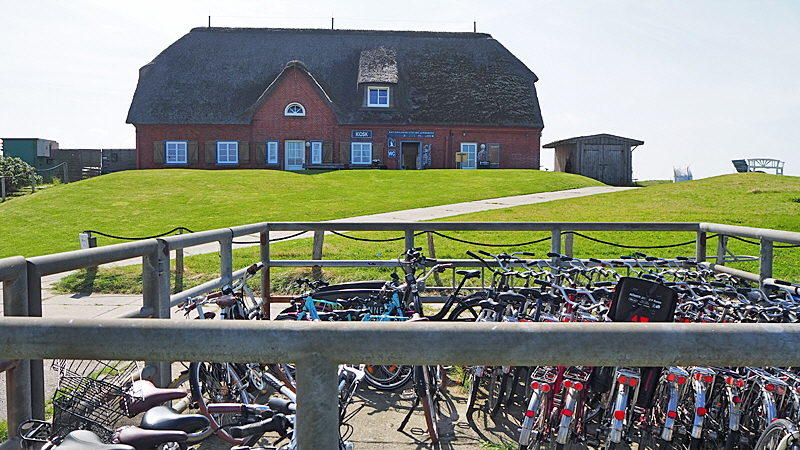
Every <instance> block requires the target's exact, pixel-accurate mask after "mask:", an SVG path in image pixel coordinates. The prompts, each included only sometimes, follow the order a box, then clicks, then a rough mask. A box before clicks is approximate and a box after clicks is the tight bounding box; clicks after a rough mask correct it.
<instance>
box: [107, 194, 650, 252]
mask: <svg viewBox="0 0 800 450" xmlns="http://www.w3.org/2000/svg"><path fill="white" fill-rule="evenodd" d="M628 189H636V188H632V187H613V186H592V187H585V188H578V189H568V190H564V191H554V192H541V193H538V194H525V195H514V196H511V197H501V198H491V199H486V200H475V201H472V202H463V203H453V204H449V205H440V206H430V207H427V208H415V209H407V210H402V211H392V212H387V213H379V214H370V215H366V216H356V217H347V218H344V219H335V220H330V221H327V222H372V223H377V222H421V221H426V220H435V219H443V218H445V217H453V216H459V215H462V214H469V213H474V212H481V211H490V210H494V209H503V208H511V207H514V206H522V205H532V204H534V203H543V202H549V201H554V200H564V199H568V198H575V197H584V196H587V195H594V194H604V193H609V192H619V191H625V190H628ZM293 234H296V232H295V231H273V232H270V238H271V239H277V238H282V237H288V236H291V235H293ZM308 236H309V235H308V234H304V235H300V236H298V237H297V239H303V238H307V237H308ZM258 239H259V237H258V236H257V235H252V236H249V237H242V238H237V240H239V241H256V242H257V241H258ZM254 245H258V244H234V245H233V248H234V249H236V248H243V247H252V246H254ZM218 251H219V245H218V244H216V243H212V244H203V245H197V246H194V247H191V248H187V249H184V255H186V256H189V255H199V254H207V253H216V252H218ZM141 262H142V261H141V258H135V259H132V260H125V261H119V262H117V263H114V264H110V266H122V265H136V264H141Z"/></svg>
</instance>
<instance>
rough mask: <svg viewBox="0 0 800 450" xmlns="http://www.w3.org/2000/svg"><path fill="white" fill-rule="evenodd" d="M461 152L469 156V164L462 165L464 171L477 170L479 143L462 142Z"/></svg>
mask: <svg viewBox="0 0 800 450" xmlns="http://www.w3.org/2000/svg"><path fill="white" fill-rule="evenodd" d="M461 151H462V152H464V153H466V154H467V162H463V163H461V168H462V169H477V168H478V143H477V142H462V143H461Z"/></svg>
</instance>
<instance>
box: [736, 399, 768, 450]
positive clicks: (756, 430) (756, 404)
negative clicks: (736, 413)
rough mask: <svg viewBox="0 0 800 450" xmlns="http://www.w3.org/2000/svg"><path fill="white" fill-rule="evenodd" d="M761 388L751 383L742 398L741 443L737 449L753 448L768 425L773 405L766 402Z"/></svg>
mask: <svg viewBox="0 0 800 450" xmlns="http://www.w3.org/2000/svg"><path fill="white" fill-rule="evenodd" d="M761 390H762V388H761V387H760V386H758V385H757V383H752V385H751V386H750V387H749V388H748V390H747V392H746V393H745V394H744V396H743V400H742V404H741V409H742V417H741V422H740V423H739V429H740V433H741V441H742V442H741V443H740V445H739V448H742V449H750V448H754V447H755V445H756V441H757V440H758V438H759V436H761V434H762V433H763V432H764V431H766V429H767V426H769V425H770V419H771V417H770V412H771V411H774V408H775V407H774V405H771V404H769V403H768V402H767V400H766V399H765V398H768V396H765V395H764V393H762V392H761Z"/></svg>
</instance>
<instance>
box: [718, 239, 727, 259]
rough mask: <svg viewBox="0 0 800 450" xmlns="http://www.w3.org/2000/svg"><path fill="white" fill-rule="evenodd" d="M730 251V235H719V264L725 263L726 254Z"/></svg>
mask: <svg viewBox="0 0 800 450" xmlns="http://www.w3.org/2000/svg"><path fill="white" fill-rule="evenodd" d="M727 251H728V236H725V235H724V234H720V235H719V236H717V264H719V265H720V266H724V265H725V254H726V253H727Z"/></svg>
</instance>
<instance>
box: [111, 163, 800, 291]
mask: <svg viewBox="0 0 800 450" xmlns="http://www.w3.org/2000/svg"><path fill="white" fill-rule="evenodd" d="M442 221H448V222H455V221H467V222H470V221H519V222H528V221H540V222H564V221H575V222H622V221H626V222H715V223H722V224H731V225H742V226H750V227H759V228H772V229H780V230H786V231H797V232H800V178H797V177H786V176H776V175H768V174H760V173H750V174H733V175H725V176H721V177H715V178H708V179H702V180H696V181H690V182H683V183H677V184H673V183H668V184H657V185H653V186H650V187H646V188H641V189H636V190H631V191H625V192H617V193H611V194H599V195H594V196H591V197H582V198H575V199H568V200H560V201H555V202H547V203H540V204H534V205H528V206H519V207H515V208H507V209H502V210H494V211H487V212H482V213H474V214H468V215H463V216H456V217H450V218H447V219H446V220H442ZM583 234H585V235H587V236H589V237H591V238H594V239H598V240H603V241H608V242H613V243H615V244H622V245H626V246H630V247H631V248H626V247H618V246H612V245H606V244H602V243H597V242H593V241H591V240H588V239H585V238H583V237H577V236H576V237H575V247H574V248H575V256H577V257H582V258H589V257H595V258H610V259H613V258H618V257H619V256H620V255H623V254H632V253H633V252H634V251H637V250H639V251H642V252H644V253H647V254H650V255H654V256H660V257H675V256H694V239H695V235H694V233H651V232H647V233H641V232H639V233H636V232H626V233H621V232H613V233H612V232H587V233H583ZM349 235H351V236H356V237H366V238H370V239H386V238H397V237H401V236H400V235H399V234H394V235H393V234H389V233H379V232H359V233H349ZM447 235H449V236H451V237H455V238H459V239H464V240H468V241H471V242H477V243H485V244H492V245H500V246H499V247H489V246H486V247H481V246H478V245H469V244H464V243H460V242H456V241H453V240H448V239H444V238H441V237H436V238H435V252H436V256H437V257H439V258H443V259H450V258H455V259H463V258H467V256H466V255H465V252H466V250H473V251H475V250H477V249H481V248H483V249H484V250H486V251H489V252H492V253H498V252H500V251H507V252H516V251H532V252H534V253H536V254H537V255H540V256H542V257H544V256H545V255H546V253H547V252H548V251H549V249H550V242H549V241H544V242H541V243H538V244H530V245H524V246H512V245H510V244H513V243H522V242H529V241H533V240H537V239H542V238H547V237H549V232H539V233H523V232H514V233H490V232H457V233H456V232H454V233H447ZM417 242H418V244H417V245H422V246H423V247H426V239H425V237H424V236H420V237H419V238H418V241H417ZM684 242H688V244H687V245H683V246H678V247H674V248H651V247H659V246H664V245H672V244H679V243H684ZM729 246H730V248H731V249H732V251H733V252H734V253H736V254H738V255H758V253H759V248H758V245H754V244H751V243H747V242H741V241H736V240H733V239H732V240H731V241H730V242H729ZM715 248H716V241H715V240H713V239H712V240H710V241H709V243H708V249H709V252H710V253H713V252H715ZM425 251H426V253H429V252H430V251H429V250H428V249H427V247H426V248H425ZM323 252H324V257H325V258H326V259H389V258H394V257H396V256H397V255H399V254H400V253H402V252H403V241H402V240H398V241H394V242H362V241H354V240H351V239H347V238H344V237H338V236H328V237H326V239H325V246H324V248H323ZM271 256H272V258H274V259H310V258H311V239H300V240H296V241H286V242H280V243H275V244H273V245H271ZM258 258H259V255H258V249H257V248H248V249H241V250H236V251H235V252H234V267H235V268H241V267H245V266H247V265H249V264H251V263H252V262H254V261H257V260H258ZM730 265H731V266H733V267H737V268H740V269H743V270H747V271H750V272H757V263H755V262H745V263H736V264H730ZM186 269H187V272H188V273H187V280H188V284H187V285H188V286H191V285H193V284H199V283H200V282H202V281H205V280H207V279H210V278H213V277H214V276H216V275H214V274H216V272H217V271H218V269H219V258H218V256H217V255H201V256H196V257H192V258H187V261H186ZM115 271H117V272H121V273H127V274H128V275H127V277H128V278H130V277H131V276H135V275H137V272H138V274H140V273H141V269H140V268H134V267H131V268H121V269H115ZM774 273H775V276H776V277H780V278H784V279H788V280H790V281H794V282H800V249H796V248H779V247H777V246H776V249H775V261H774ZM308 274H309V271H308V270H306V269H291V270H290V269H274V270H273V287H274V288H277V290H279V291H283V292H288V291H291V287H292V286H291V281H292V280H293V279H294V278H295V277H297V276H308ZM212 275H214V276H212ZM326 276H328V277H329V278H330V279H331V280H333V281H340V280H346V279H366V278H386V277H388V270H381V269H348V270H344V269H338V270H337V269H326ZM121 278H123V279H124V278H126V277H125V276H123V277H121ZM131 285H132V288H134V289H135V288H136V282H135V281H134V282H133V283H131Z"/></svg>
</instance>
